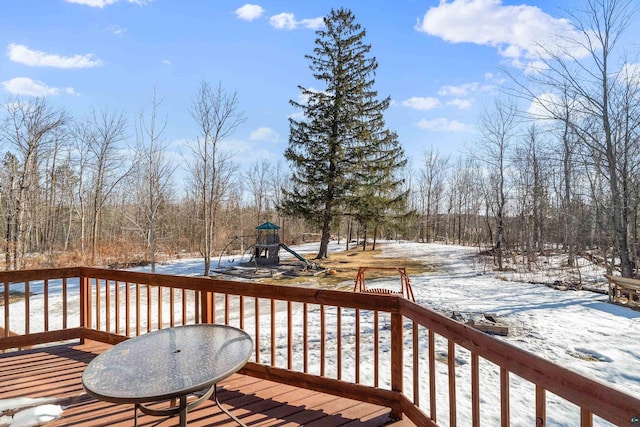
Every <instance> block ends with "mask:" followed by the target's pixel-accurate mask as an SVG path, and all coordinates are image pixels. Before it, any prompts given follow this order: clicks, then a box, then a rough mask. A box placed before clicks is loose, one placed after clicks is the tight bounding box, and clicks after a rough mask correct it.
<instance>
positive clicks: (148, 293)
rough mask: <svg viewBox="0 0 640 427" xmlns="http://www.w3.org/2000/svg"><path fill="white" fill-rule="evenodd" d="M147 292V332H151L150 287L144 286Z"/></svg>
mask: <svg viewBox="0 0 640 427" xmlns="http://www.w3.org/2000/svg"><path fill="white" fill-rule="evenodd" d="M144 288H145V290H146V291H147V332H151V321H152V320H151V319H152V317H151V285H145V287H144Z"/></svg>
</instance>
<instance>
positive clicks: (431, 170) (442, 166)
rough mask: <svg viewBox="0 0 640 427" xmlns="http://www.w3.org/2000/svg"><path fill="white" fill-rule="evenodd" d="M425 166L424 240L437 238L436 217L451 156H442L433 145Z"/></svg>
mask: <svg viewBox="0 0 640 427" xmlns="http://www.w3.org/2000/svg"><path fill="white" fill-rule="evenodd" d="M423 166H424V168H423V169H420V175H419V185H420V202H421V203H420V212H421V217H422V221H421V231H420V235H421V237H422V241H423V242H424V241H427V242H430V241H432V239H433V238H435V231H436V228H437V223H436V218H437V215H438V209H439V206H440V202H441V199H442V195H443V192H444V180H445V177H446V173H447V169H448V168H449V156H444V157H443V156H441V155H440V153H439V152H438V151H437V150H434V148H433V147H431V148H430V149H429V151H427V152H426V153H425V155H424V163H423Z"/></svg>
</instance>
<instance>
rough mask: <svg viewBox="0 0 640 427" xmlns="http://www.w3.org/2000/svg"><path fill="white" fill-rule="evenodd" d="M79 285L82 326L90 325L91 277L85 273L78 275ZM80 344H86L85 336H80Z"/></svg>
mask: <svg viewBox="0 0 640 427" xmlns="http://www.w3.org/2000/svg"><path fill="white" fill-rule="evenodd" d="M78 281H79V283H78V285H79V286H80V327H81V328H87V327H89V318H88V316H89V310H91V307H89V278H88V277H86V276H85V275H84V274H81V275H80V277H78ZM80 344H84V336H82V337H81V338H80Z"/></svg>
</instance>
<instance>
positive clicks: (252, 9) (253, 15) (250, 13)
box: [236, 3, 264, 22]
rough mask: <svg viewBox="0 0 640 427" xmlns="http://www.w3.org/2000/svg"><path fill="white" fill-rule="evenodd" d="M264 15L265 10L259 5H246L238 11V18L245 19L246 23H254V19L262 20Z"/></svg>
mask: <svg viewBox="0 0 640 427" xmlns="http://www.w3.org/2000/svg"><path fill="white" fill-rule="evenodd" d="M263 13H264V9H263V8H262V7H261V6H258V5H257V4H248V3H247V4H245V5H244V6H242V7H239V8H237V9H236V16H237V17H238V18H240V19H244V20H245V21H249V22H251V21H253V20H254V19H258V18H260V16H262V14H263Z"/></svg>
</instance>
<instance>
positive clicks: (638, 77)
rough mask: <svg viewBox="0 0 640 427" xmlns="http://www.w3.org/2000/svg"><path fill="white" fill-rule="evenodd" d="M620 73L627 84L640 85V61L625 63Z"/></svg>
mask: <svg viewBox="0 0 640 427" xmlns="http://www.w3.org/2000/svg"><path fill="white" fill-rule="evenodd" d="M620 75H621V76H622V78H623V79H624V81H625V82H627V84H629V85H631V86H640V63H634V64H624V66H623V67H622V70H620Z"/></svg>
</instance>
